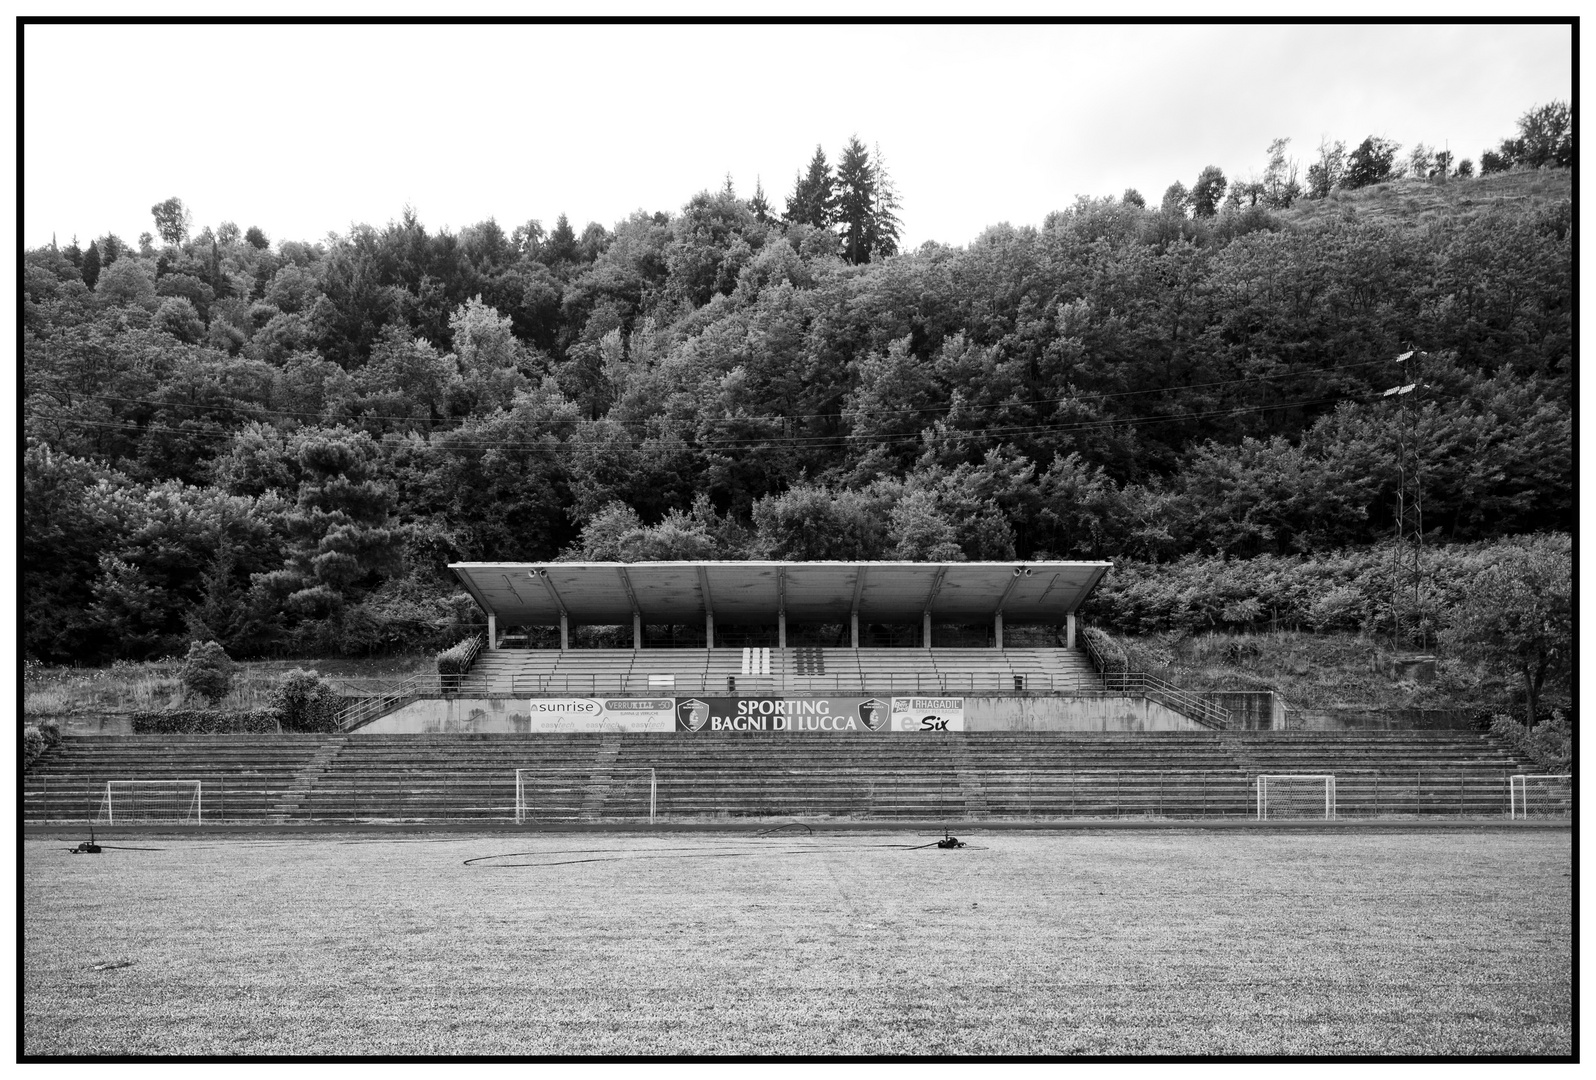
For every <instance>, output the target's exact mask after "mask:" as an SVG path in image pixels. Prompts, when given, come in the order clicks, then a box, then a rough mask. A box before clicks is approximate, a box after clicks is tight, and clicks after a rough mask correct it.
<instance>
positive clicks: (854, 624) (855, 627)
mask: <svg viewBox="0 0 1596 1080" xmlns="http://www.w3.org/2000/svg"><path fill="white" fill-rule="evenodd" d="M848 621H849V625H850V629H852V631H853V647H854V648H855V649H857V648H858V647H859V613H858V612H857V611H856V612H854V613H853V615H852V617H851V618H850V619H849V620H848Z"/></svg>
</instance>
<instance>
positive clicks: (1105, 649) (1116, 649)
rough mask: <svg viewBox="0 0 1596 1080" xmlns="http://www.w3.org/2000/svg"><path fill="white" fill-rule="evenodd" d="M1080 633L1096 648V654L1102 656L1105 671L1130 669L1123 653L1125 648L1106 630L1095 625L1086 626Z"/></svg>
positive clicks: (1128, 660)
mask: <svg viewBox="0 0 1596 1080" xmlns="http://www.w3.org/2000/svg"><path fill="white" fill-rule="evenodd" d="M1081 633H1082V634H1083V635H1084V636H1085V637H1086V639H1087V640H1088V641H1090V642H1091V643H1092V646H1093V648H1095V649H1096V650H1097V655H1098V656H1100V657H1102V658H1103V670H1104V671H1105V672H1118V671H1129V670H1130V658H1129V657H1128V656H1126V655H1125V650H1124V649H1122V648H1121V647H1120V644H1119V642H1117V641H1115V640H1114V639H1113V638H1112V637H1110V636H1109V635H1108V633H1107V632H1106V631H1103V630H1099V629H1098V628H1097V627H1095V626H1088V627H1086V628H1085V629H1084V630H1082V631H1081Z"/></svg>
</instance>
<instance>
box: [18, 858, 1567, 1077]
mask: <svg viewBox="0 0 1596 1080" xmlns="http://www.w3.org/2000/svg"><path fill="white" fill-rule="evenodd" d="M964 838H965V839H966V840H967V841H968V842H969V843H970V846H969V847H966V848H964V849H962V850H957V851H940V850H937V849H936V848H927V849H923V850H908V848H907V845H913V844H926V843H930V842H932V841H934V840H935V839H936V837H935V836H932V835H924V836H922V835H917V834H913V833H851V832H850V833H841V834H829V835H828V834H816V835H814V836H792V835H785V836H772V837H766V838H762V839H761V838H754V837H752V836H750V835H747V834H742V835H732V834H725V835H716V836H704V835H702V834H675V835H672V834H661V835H650V836H636V835H615V834H600V835H592V834H575V835H573V834H541V835H539V834H513V833H500V834H496V835H491V836H485V835H475V836H473V835H467V834H460V835H446V836H427V837H419V838H418V837H404V838H397V837H395V838H390V837H382V836H376V837H374V836H371V835H361V834H347V835H341V836H326V835H319V836H306V837H292V836H290V837H262V838H258V839H238V840H235V839H231V838H225V837H217V836H206V835H205V834H204V833H203V832H196V833H191V834H185V835H183V836H171V835H162V836H154V835H152V836H150V837H148V838H144V839H124V838H118V839H114V840H110V841H107V843H109V844H113V845H125V846H145V847H159V848H162V849H164V850H160V851H131V850H121V849H119V848H115V847H113V848H109V849H108V850H107V851H106V852H105V853H104V854H101V855H72V854H68V852H67V851H66V848H67V847H68V846H69V845H68V844H67V843H66V842H65V841H61V840H42V839H29V840H27V841H25V842H24V845H23V846H24V905H25V908H24V980H23V1010H22V1013H23V1015H22V1042H23V1047H22V1049H23V1053H24V1054H25V1055H29V1056H34V1055H74V1054H114V1055H145V1054H161V1055H174V1054H175V1055H190V1054H203V1055H249V1056H254V1055H275V1054H305V1055H336V1054H380V1055H434V1054H512V1055H536V1054H559V1055H612V1054H624V1055H637V1054H648V1055H668V1054H739V1055H742V1054H779V1055H790V1054H821V1055H843V1054H907V1055H914V1054H933V1055H954V1054H1043V1055H1057V1054H1087V1055H1149V1054H1180V1055H1186V1054H1200V1055H1208V1054H1223V1055H1246V1054H1268V1055H1364V1054H1376V1055H1384V1054H1392V1055H1542V1054H1546V1055H1567V1054H1569V1053H1571V1052H1572V1013H1571V1002H1572V960H1573V954H1572V944H1571V941H1572V938H1571V935H1572V910H1571V901H1570V897H1571V878H1570V877H1569V873H1570V869H1571V865H1570V862H1571V843H1570V835H1569V833H1567V832H1564V831H1555V832H1512V833H1503V832H1489V831H1481V832H1477V833H1474V832H1468V833H1452V832H1448V833H1421V832H1392V833H1371V834H1361V833H1360V834H1352V833H1343V832H1323V833H1297V832H1292V833H1257V832H1215V833H1204V832H1178V833H1125V832H1117V833H1112V834H1109V833H1017V832H995V833H986V834H983V833H980V832H978V831H972V832H969V833H967V834H965V836H964ZM485 856H502V857H498V858H488V859H486V860H484V861H482V862H478V863H475V864H472V865H466V864H465V860H468V859H479V858H482V857H485Z"/></svg>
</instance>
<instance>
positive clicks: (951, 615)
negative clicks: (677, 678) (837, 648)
mask: <svg viewBox="0 0 1596 1080" xmlns="http://www.w3.org/2000/svg"><path fill="white" fill-rule="evenodd" d="M1110 565H1112V564H1110V563H1106V562H1039V563H1020V562H1003V563H969V562H965V563H906V562H860V563H844V562H811V563H795V562H644V563H581V562H549V563H452V564H450V567H449V568H450V569H451V570H453V571H454V572H455V574H456V575H458V576H459V578H460V580H461V581H462V582H463V583H464V584H465V587H466V589H467V590H469V591H470V593H471V595H472V596H473V597H475V598H476V601H477V603H478V604H480V605H481V606H482V609H483V611H485V612H486V613H487V614H489V615H494V616H496V617H497V618H498V620H499V623H500V624H501V625H506V626H540V625H550V624H555V623H558V622H559V621H560V616H561V615H562V614H563V615H565V616H566V617H567V618H568V620H569V621H570V622H571V623H585V624H588V625H607V626H614V625H624V624H627V623H630V622H631V621H632V615H633V614H634V613H636V614H639V615H641V616H642V621H643V622H644V623H645V624H654V625H661V624H665V623H690V622H695V621H698V620H701V619H703V618H704V616H705V615H706V614H712V615H713V616H714V618H715V621H716V622H718V623H725V624H728V625H736V624H741V625H758V624H763V623H773V622H775V621H776V616H777V614H778V613H784V614H785V615H786V618H787V620H788V621H789V622H846V621H847V620H848V618H849V617H850V616H851V615H853V614H854V613H856V612H857V614H858V616H859V619H860V621H861V622H867V623H903V622H915V621H918V620H919V619H920V618H921V617H922V616H923V615H924V614H925V613H926V612H930V615H931V618H932V619H933V620H934V621H936V622H943V623H976V622H983V621H986V620H988V619H991V618H992V617H993V616H994V615H996V614H998V613H999V612H1001V613H1002V615H1003V620H1004V622H1006V623H1061V622H1063V621H1064V617H1065V616H1066V615H1072V614H1074V613H1075V611H1076V610H1077V609H1078V608H1079V607H1080V606H1081V603H1082V602H1083V601H1085V599H1086V597H1087V596H1088V595H1089V594H1090V593H1091V591H1092V590H1093V589H1094V588H1096V587H1097V583H1098V582H1099V581H1100V580H1101V579H1102V577H1103V574H1104V573H1105V572H1106V571H1107V570H1108V568H1109V566H1110Z"/></svg>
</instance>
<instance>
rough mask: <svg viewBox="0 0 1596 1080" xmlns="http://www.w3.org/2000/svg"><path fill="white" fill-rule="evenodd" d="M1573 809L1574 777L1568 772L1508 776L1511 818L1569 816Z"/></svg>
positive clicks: (1509, 812) (1508, 806)
mask: <svg viewBox="0 0 1596 1080" xmlns="http://www.w3.org/2000/svg"><path fill="white" fill-rule="evenodd" d="M1573 811H1574V788H1573V777H1572V776H1570V775H1569V774H1568V773H1558V774H1555V775H1549V776H1532V775H1529V774H1526V773H1519V774H1517V775H1515V776H1509V777H1508V778H1507V816H1508V817H1509V818H1529V817H1567V816H1568V815H1570V814H1572V813H1573Z"/></svg>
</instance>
